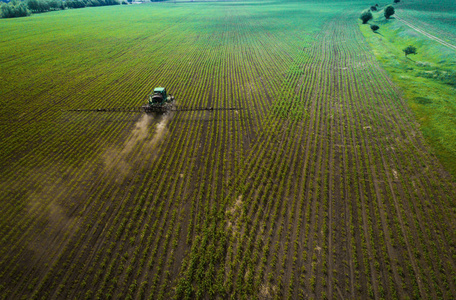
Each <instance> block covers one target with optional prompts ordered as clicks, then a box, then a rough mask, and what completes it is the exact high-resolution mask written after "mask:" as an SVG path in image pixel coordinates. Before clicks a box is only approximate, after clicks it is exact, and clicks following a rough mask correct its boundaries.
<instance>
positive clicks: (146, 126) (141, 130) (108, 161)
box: [102, 114, 171, 181]
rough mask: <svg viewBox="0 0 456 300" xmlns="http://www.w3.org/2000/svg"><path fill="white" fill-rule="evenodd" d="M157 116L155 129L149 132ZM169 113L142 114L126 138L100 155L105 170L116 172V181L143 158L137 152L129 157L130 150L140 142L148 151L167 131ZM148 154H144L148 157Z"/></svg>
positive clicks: (149, 151)
mask: <svg viewBox="0 0 456 300" xmlns="http://www.w3.org/2000/svg"><path fill="white" fill-rule="evenodd" d="M157 118H158V123H157V124H156V125H155V128H154V129H155V130H154V131H153V132H152V133H151V132H150V128H151V125H152V122H153V121H154V120H156V119H157ZM170 118H171V114H166V115H162V116H159V117H156V116H154V115H149V114H144V115H143V116H142V117H141V118H140V119H139V120H138V121H137V122H136V124H135V127H134V129H133V131H132V132H131V134H130V136H129V137H128V139H127V140H126V141H125V142H124V144H123V145H122V146H120V147H114V148H111V149H108V150H106V152H105V153H104V154H103V155H102V157H103V161H104V165H105V171H106V172H116V173H117V176H116V181H117V180H119V179H123V178H125V177H126V176H127V175H128V174H130V171H131V168H132V167H133V166H134V164H135V163H137V162H139V161H143V160H144V156H143V155H142V154H141V153H138V154H137V155H136V156H137V157H131V154H132V152H133V151H134V150H135V149H136V148H137V147H138V146H140V145H141V144H143V143H146V144H145V149H146V151H148V153H149V154H150V153H151V150H152V149H153V148H155V147H156V145H157V144H158V143H159V142H160V141H161V140H162V138H163V136H164V134H165V133H166V132H167V127H166V125H167V124H168V121H169V119H170ZM148 156H149V155H146V157H148Z"/></svg>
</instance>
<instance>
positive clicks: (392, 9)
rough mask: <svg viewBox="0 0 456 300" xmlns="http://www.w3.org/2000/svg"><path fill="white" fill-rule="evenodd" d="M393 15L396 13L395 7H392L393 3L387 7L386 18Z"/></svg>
mask: <svg viewBox="0 0 456 300" xmlns="http://www.w3.org/2000/svg"><path fill="white" fill-rule="evenodd" d="M392 15H394V7H392V6H391V5H388V6H387V7H386V8H385V18H386V19H389V18H390V17H391V16H392Z"/></svg>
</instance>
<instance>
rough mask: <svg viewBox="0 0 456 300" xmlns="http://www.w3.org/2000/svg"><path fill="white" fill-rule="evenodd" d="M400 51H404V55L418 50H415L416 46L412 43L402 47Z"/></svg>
mask: <svg viewBox="0 0 456 300" xmlns="http://www.w3.org/2000/svg"><path fill="white" fill-rule="evenodd" d="M402 51H404V53H405V56H406V57H407V55H409V54H418V52H416V47H415V46H412V45H410V46H408V47H407V48H405V49H403V50H402Z"/></svg>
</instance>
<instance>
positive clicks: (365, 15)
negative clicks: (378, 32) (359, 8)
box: [359, 10, 372, 24]
mask: <svg viewBox="0 0 456 300" xmlns="http://www.w3.org/2000/svg"><path fill="white" fill-rule="evenodd" d="M359 18H360V19H361V21H363V24H366V23H367V22H369V20H371V19H372V13H371V12H370V11H369V10H366V11H363V13H362V14H361V16H360V17H359Z"/></svg>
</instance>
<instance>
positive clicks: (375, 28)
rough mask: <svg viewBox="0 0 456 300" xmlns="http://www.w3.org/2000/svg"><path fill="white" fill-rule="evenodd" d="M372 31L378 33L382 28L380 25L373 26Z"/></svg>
mask: <svg viewBox="0 0 456 300" xmlns="http://www.w3.org/2000/svg"><path fill="white" fill-rule="evenodd" d="M371 29H372V31H377V30H379V29H380V27H379V26H378V25H371Z"/></svg>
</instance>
